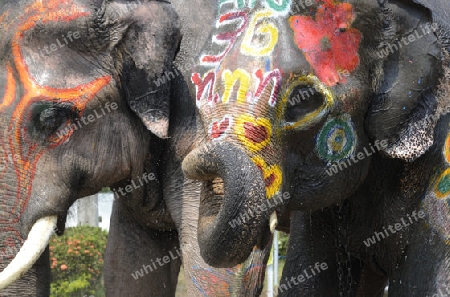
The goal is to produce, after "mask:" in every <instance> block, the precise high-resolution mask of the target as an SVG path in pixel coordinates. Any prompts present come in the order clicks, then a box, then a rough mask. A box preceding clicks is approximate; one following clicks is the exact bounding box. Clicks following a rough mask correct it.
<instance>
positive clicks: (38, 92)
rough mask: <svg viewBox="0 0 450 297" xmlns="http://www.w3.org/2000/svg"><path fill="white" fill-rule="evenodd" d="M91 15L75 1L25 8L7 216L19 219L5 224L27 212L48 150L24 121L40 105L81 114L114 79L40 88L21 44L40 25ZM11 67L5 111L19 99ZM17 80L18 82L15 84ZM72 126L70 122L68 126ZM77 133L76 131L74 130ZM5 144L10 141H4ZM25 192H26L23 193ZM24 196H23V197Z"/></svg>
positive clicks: (15, 45) (15, 50)
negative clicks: (13, 187) (12, 195)
mask: <svg viewBox="0 0 450 297" xmlns="http://www.w3.org/2000/svg"><path fill="white" fill-rule="evenodd" d="M87 15H88V13H87V12H84V11H83V10H82V8H81V7H78V6H75V5H74V4H73V3H72V1H56V0H49V1H37V2H35V3H33V4H32V5H30V7H28V8H27V9H25V17H24V18H23V19H20V20H19V21H20V22H21V23H20V24H19V28H18V29H17V31H16V32H17V33H16V34H15V36H14V38H13V39H12V46H11V48H12V56H13V60H14V65H15V68H16V71H17V73H18V79H19V81H20V83H21V86H22V88H23V95H22V97H21V98H19V100H18V101H17V104H16V107H15V110H14V112H13V113H12V117H11V120H10V124H9V131H10V132H11V133H10V134H9V136H8V141H7V143H8V145H9V150H10V153H11V154H12V155H14V156H20V157H19V158H14V159H13V166H14V170H15V172H16V175H17V180H18V182H17V191H16V201H15V203H14V205H13V206H12V208H11V209H10V210H8V211H7V213H11V214H17V217H16V218H13V219H11V218H3V219H2V220H1V222H2V223H6V222H7V223H8V224H13V223H16V222H17V221H18V220H19V219H20V216H21V214H22V212H23V211H24V209H25V207H26V205H27V204H28V200H29V198H30V195H31V187H32V181H33V179H34V174H35V170H36V164H37V162H38V160H39V158H40V157H41V156H42V154H43V153H44V152H45V149H43V148H41V147H40V146H39V145H38V143H35V142H34V141H33V140H31V139H29V137H27V136H28V132H27V129H26V126H25V125H24V124H23V121H25V120H29V118H30V117H31V116H33V115H32V111H31V110H30V108H31V107H32V106H33V105H35V104H37V103H43V102H46V103H53V102H55V103H56V102H57V103H69V104H72V106H73V109H74V111H75V112H77V113H78V115H80V116H81V113H82V112H83V110H84V109H85V107H86V105H87V104H88V103H89V101H90V100H91V99H92V98H94V96H95V95H96V93H97V92H98V91H100V90H101V89H102V88H103V87H105V86H106V85H107V84H108V83H109V81H110V79H111V77H110V76H103V77H100V78H97V79H94V80H93V81H91V82H89V83H86V84H82V85H79V86H75V87H73V88H67V89H56V88H51V87H48V86H42V85H39V84H38V83H37V82H36V81H35V80H34V79H33V78H32V76H31V74H30V73H29V71H28V67H27V65H26V63H25V59H24V57H23V56H22V51H21V46H20V44H21V41H22V38H23V36H24V34H25V32H26V31H28V30H30V29H32V28H34V27H35V26H36V23H37V22H40V23H48V22H58V21H64V22H69V21H72V20H75V19H78V18H80V17H83V16H87ZM6 67H7V72H8V74H7V81H8V82H10V83H8V85H10V87H8V88H7V89H6V92H5V95H4V96H3V100H2V108H5V107H6V106H7V105H11V104H12V100H14V99H16V98H15V97H16V94H15V89H16V88H15V85H16V84H17V82H16V78H14V76H13V75H12V73H13V72H12V67H10V66H9V65H7V66H6ZM12 81H14V82H12ZM66 124H67V125H69V124H70V123H66ZM72 133H73V131H72ZM70 135H71V133H69V134H67V135H66V136H65V137H63V138H58V137H55V135H51V136H50V137H49V138H48V139H46V141H47V142H48V144H49V145H48V146H49V148H48V149H53V148H55V147H57V146H59V145H61V144H62V143H64V141H65V140H66V139H67V138H68V137H70ZM25 141H28V142H29V145H27V147H28V149H25V146H24V145H23V143H24V142H25ZM3 142H4V143H5V142H6V141H3ZM22 191H23V192H22ZM21 196H22V197H21Z"/></svg>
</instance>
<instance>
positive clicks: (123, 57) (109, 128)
mask: <svg viewBox="0 0 450 297" xmlns="http://www.w3.org/2000/svg"><path fill="white" fill-rule="evenodd" d="M0 26H1V28H2V29H1V32H0V114H1V116H0V271H1V273H0V290H2V289H4V288H5V287H7V286H8V285H9V284H11V283H12V282H14V281H15V280H16V279H18V278H19V277H20V276H21V275H24V277H23V278H22V279H21V280H20V281H18V282H16V283H15V284H13V285H11V286H10V287H8V288H7V289H5V290H4V291H2V293H5V294H8V293H9V294H11V295H14V294H16V295H17V294H19V295H21V294H20V293H23V294H25V293H30V292H25V291H24V290H35V291H36V292H35V293H36V295H38V296H44V295H47V294H48V292H47V290H48V287H47V286H48V284H47V285H45V282H43V281H42V279H45V276H46V275H47V274H48V271H49V267H48V260H47V261H45V260H40V261H38V263H37V264H36V265H34V266H33V264H34V263H35V261H37V259H39V258H40V257H41V253H42V252H43V251H44V250H45V249H46V246H47V241H48V238H49V236H50V235H51V233H52V231H53V229H54V228H55V227H56V225H58V229H59V231H62V230H63V226H64V223H65V216H66V211H67V209H68V208H69V206H70V205H71V204H72V203H73V202H74V201H75V200H76V199H77V198H80V197H83V196H86V195H90V194H93V193H96V192H98V191H99V190H100V189H101V188H102V187H104V186H108V185H114V184H116V183H119V182H120V181H123V180H128V181H129V180H133V179H135V178H136V177H137V176H139V177H141V176H143V171H144V163H145V162H143V160H145V158H146V157H147V156H148V155H147V154H148V151H149V147H150V144H151V142H152V141H153V140H156V139H157V138H166V137H167V130H168V120H169V119H168V116H169V96H170V83H166V84H162V85H159V84H158V85H157V84H156V83H155V82H154V81H155V79H157V78H158V77H160V76H161V75H163V74H164V71H166V70H167V69H169V68H170V67H171V63H172V61H173V58H174V55H175V53H176V50H177V46H178V43H179V40H180V33H179V21H178V17H177V15H176V13H175V11H174V9H173V8H172V6H171V5H170V3H168V2H167V1H144V2H140V1H138V2H135V1H133V2H131V1H130V2H129V3H127V1H84V0H79V1H72V0H63V1H61V0H37V1H34V0H32V1H2V3H0ZM138 192H139V191H136V193H135V194H136V195H140V194H139V193H138ZM133 194H134V193H133ZM30 230H31V231H30ZM19 249H20V251H19ZM47 253H48V252H47ZM42 258H45V257H43V256H42V257H41V259H42ZM30 267H32V268H31V270H30V271H28V272H27V270H28V269H30ZM24 284H26V285H25V286H24ZM31 284H35V285H36V287H33V285H31ZM25 287H26V288H27V289H24V288H25ZM30 294H33V293H30ZM2 295H3V294H2ZM26 295H28V294H26Z"/></svg>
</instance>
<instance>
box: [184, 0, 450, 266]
mask: <svg viewBox="0 0 450 297" xmlns="http://www.w3.org/2000/svg"><path fill="white" fill-rule="evenodd" d="M249 2H250V3H247V2H245V3H244V1H220V5H219V6H220V8H219V9H220V12H221V13H220V16H219V18H218V20H217V23H216V32H215V34H214V36H213V37H212V41H211V45H210V48H209V49H208V50H209V52H208V53H207V54H204V55H203V56H202V57H201V60H200V65H199V66H198V68H197V71H198V72H196V73H193V75H192V82H193V83H194V84H195V85H196V88H197V98H196V100H197V101H196V102H197V106H198V109H199V110H200V113H201V116H202V119H203V122H204V131H205V133H206V135H207V137H208V138H209V142H208V143H206V144H205V145H204V146H202V147H198V148H197V149H196V150H194V151H193V152H191V154H190V155H188V156H187V157H186V159H185V160H184V163H183V169H184V171H185V173H186V174H187V175H188V176H189V177H191V178H194V179H199V180H203V181H204V189H203V193H202V199H201V204H200V219H199V244H200V249H201V251H202V256H203V257H204V258H205V260H206V262H207V263H209V264H211V265H213V266H219V267H220V266H231V265H234V264H236V263H239V262H241V261H243V260H244V259H245V258H246V257H247V256H248V254H249V253H250V252H251V250H252V247H253V246H254V245H255V244H257V243H258V242H259V241H260V239H261V238H263V237H264V236H265V235H266V234H267V232H268V230H269V227H268V225H269V224H268V219H269V216H270V215H271V214H272V213H273V211H274V210H275V209H277V207H279V206H280V205H282V204H286V203H287V201H289V203H288V207H289V209H291V210H315V209H318V208H321V207H326V206H329V205H331V204H334V203H336V202H338V201H340V200H342V199H345V198H346V197H348V196H349V195H350V194H351V193H353V192H354V191H355V189H356V188H357V187H358V186H359V185H360V184H361V182H362V181H363V180H364V178H365V176H366V174H367V171H368V167H369V164H370V160H371V155H372V154H374V153H381V154H383V155H385V156H386V157H389V158H398V159H403V160H405V161H412V160H414V159H416V158H418V157H419V156H421V155H422V154H424V152H426V151H427V149H428V148H429V147H430V145H431V144H432V142H433V133H432V131H433V129H434V126H435V125H436V120H437V118H438V117H430V116H431V115H438V114H439V113H440V112H441V109H442V108H443V100H442V98H441V97H439V94H440V93H439V91H438V89H439V86H440V83H441V80H440V79H439V78H440V77H442V69H443V61H444V59H443V57H444V51H443V49H444V45H445V44H443V41H445V40H448V39H445V37H444V34H445V33H444V32H445V30H444V26H445V24H443V23H442V21H443V20H442V19H439V18H438V17H435V16H436V15H432V13H431V11H430V10H429V9H427V8H426V7H424V6H422V5H420V4H418V2H421V1H399V0H391V1H387V0H386V1H384V0H379V1H363V0H349V1H332V0H311V1H291V0H282V1H273V0H264V1H259V2H258V3H256V2H255V1H249ZM437 2H438V3H441V2H442V1H437ZM255 3H256V4H255ZM442 3H443V2H442ZM447 45H448V43H447ZM415 123H419V124H418V125H416V124H415ZM222 183H223V189H222V187H221V184H222ZM282 193H283V194H282ZM289 197H290V199H289V200H288V199H286V198H289ZM261 206H263V207H261Z"/></svg>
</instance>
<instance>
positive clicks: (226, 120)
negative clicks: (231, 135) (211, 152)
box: [208, 115, 233, 140]
mask: <svg viewBox="0 0 450 297" xmlns="http://www.w3.org/2000/svg"><path fill="white" fill-rule="evenodd" d="M232 125H233V117H232V116H230V115H225V116H224V117H223V118H222V119H221V120H217V121H213V122H212V123H211V125H210V127H209V129H208V131H209V135H210V137H211V139H212V140H219V139H222V138H224V137H225V136H226V134H227V131H229V130H230V127H231V126H232Z"/></svg>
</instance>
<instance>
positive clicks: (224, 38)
mask: <svg viewBox="0 0 450 297" xmlns="http://www.w3.org/2000/svg"><path fill="white" fill-rule="evenodd" d="M237 21H241V23H240V25H239V26H238V27H237V28H236V30H235V31H231V32H223V33H219V34H217V35H214V36H213V42H214V43H217V44H227V46H226V47H225V49H224V50H223V52H221V53H220V54H218V55H203V56H201V57H200V62H201V65H216V64H219V63H220V62H221V61H222V60H223V59H224V58H225V56H226V55H227V54H228V52H229V51H230V50H231V49H232V48H233V46H234V44H235V43H236V40H237V38H238V37H239V36H240V35H241V34H242V32H243V31H244V29H245V27H247V24H248V13H247V12H246V11H232V12H228V13H225V14H223V15H221V16H220V17H219V20H218V21H217V23H216V28H220V27H221V26H223V25H227V24H230V23H234V22H237Z"/></svg>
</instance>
